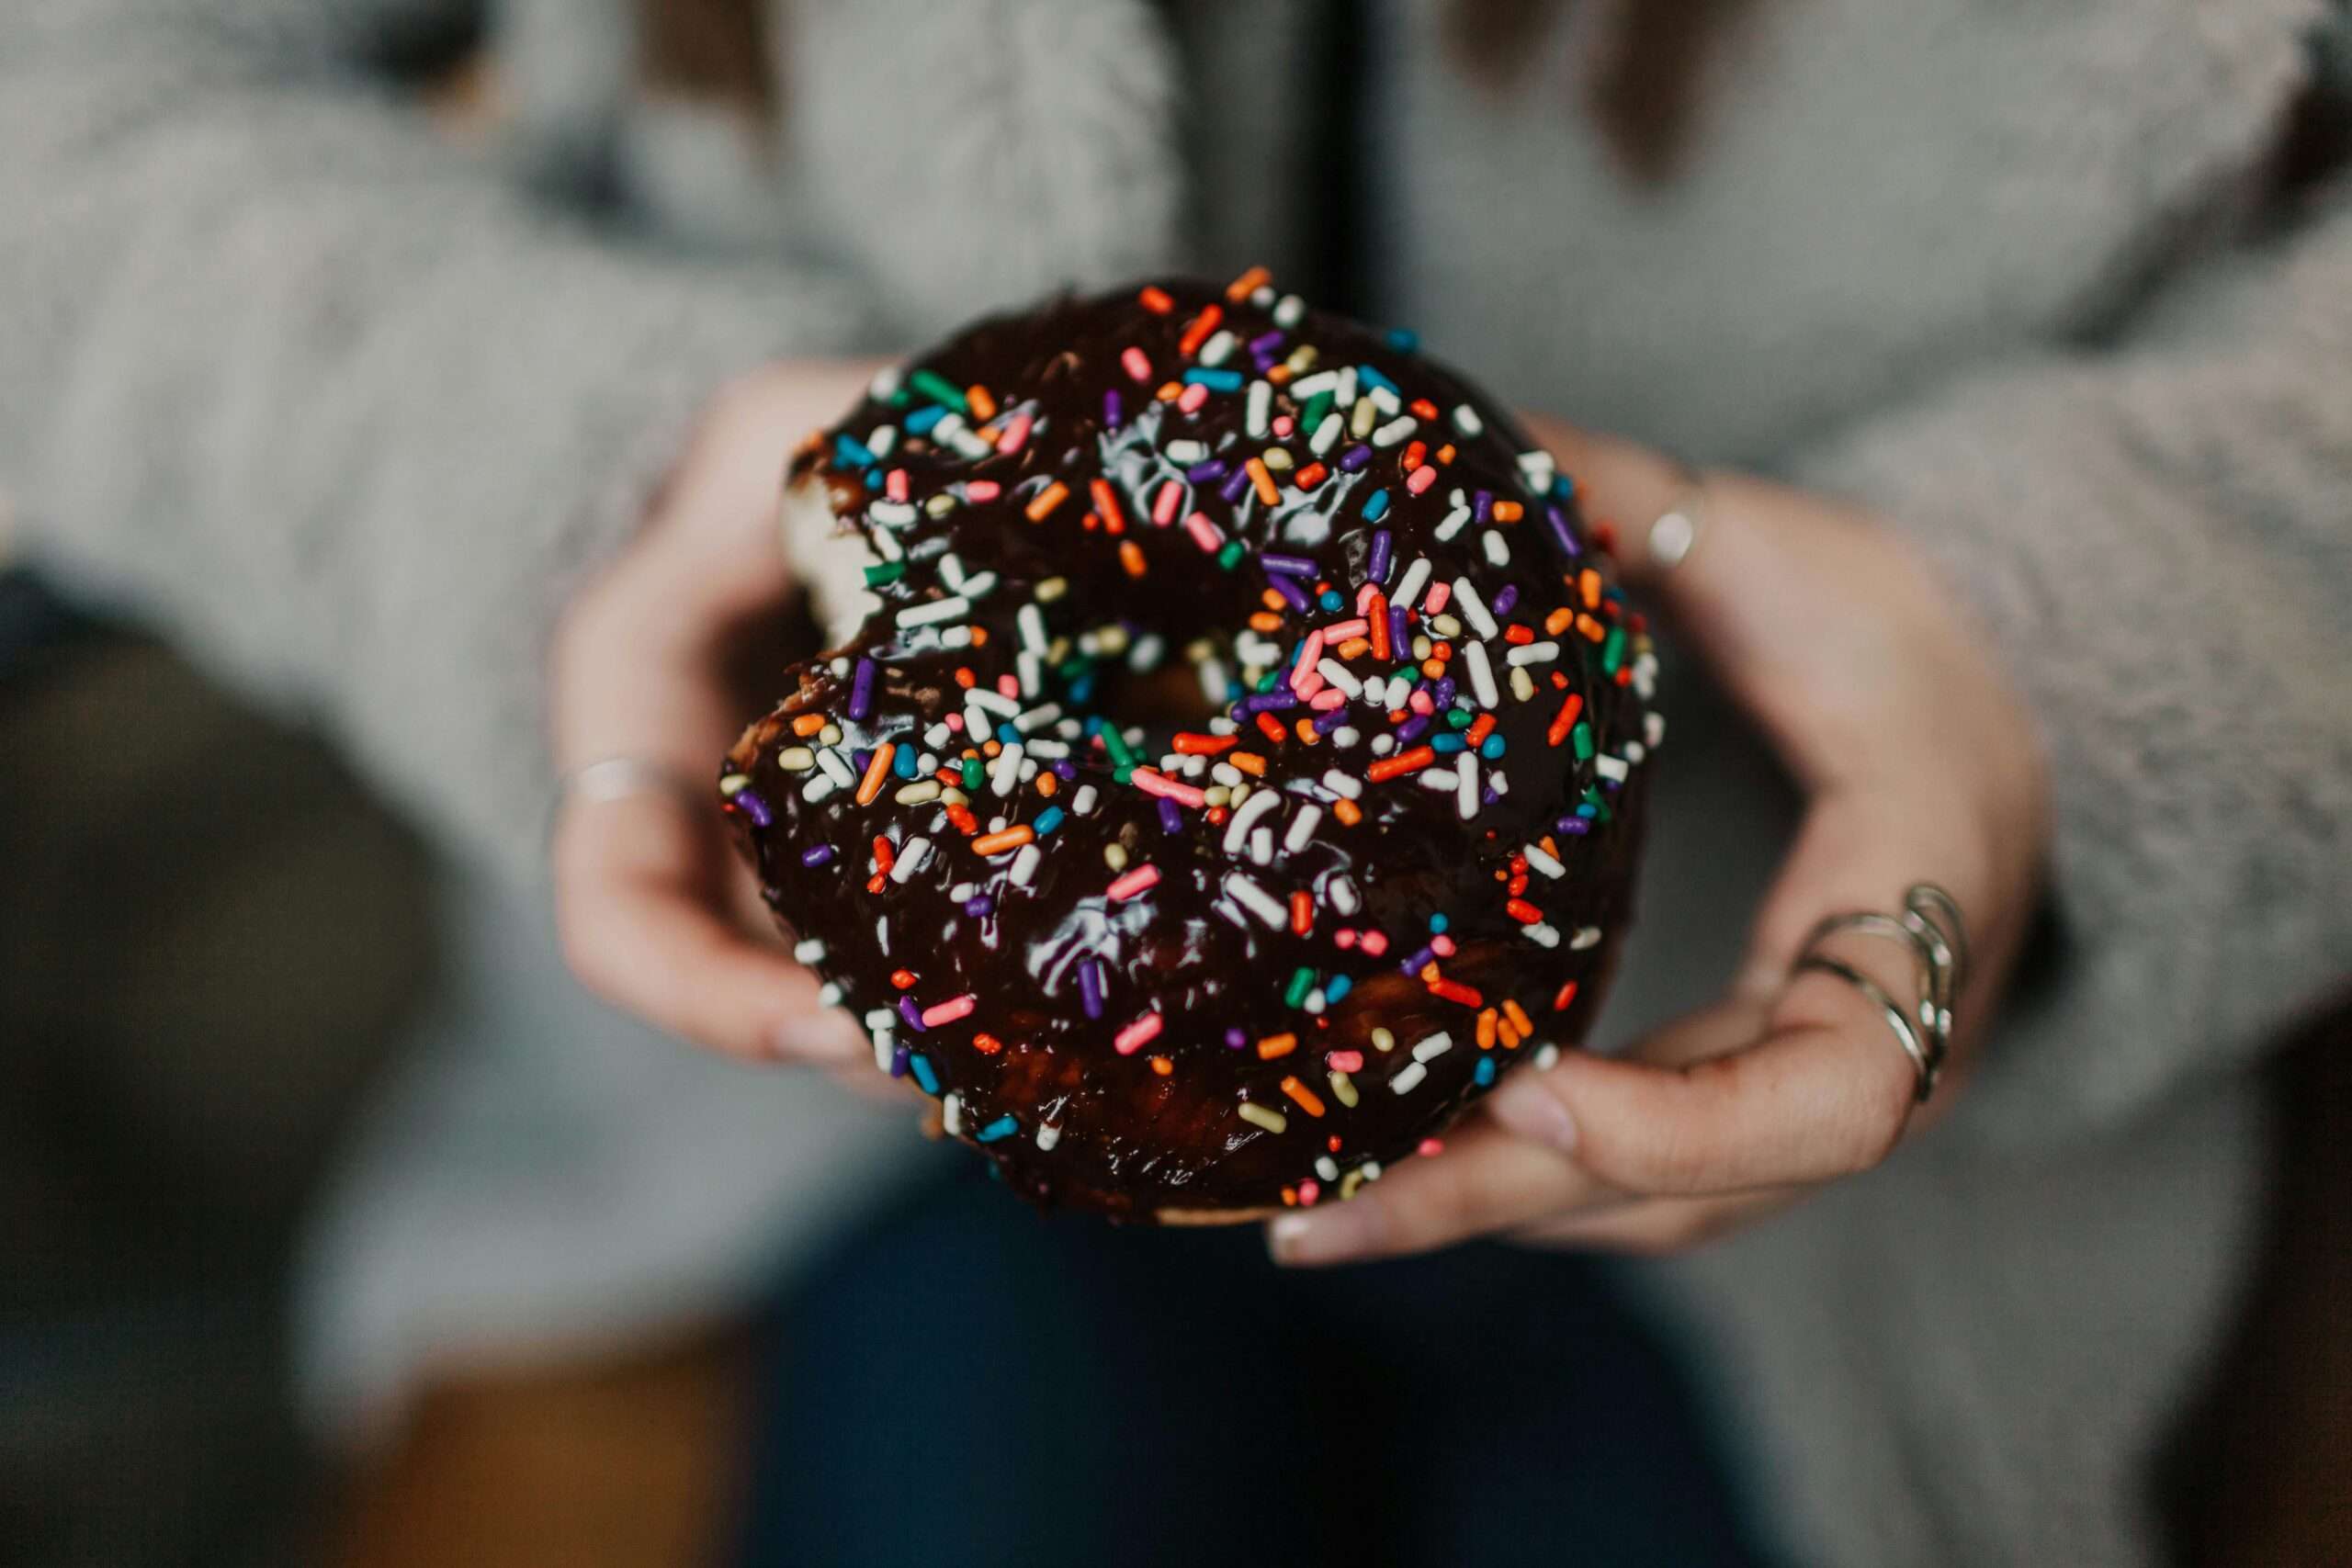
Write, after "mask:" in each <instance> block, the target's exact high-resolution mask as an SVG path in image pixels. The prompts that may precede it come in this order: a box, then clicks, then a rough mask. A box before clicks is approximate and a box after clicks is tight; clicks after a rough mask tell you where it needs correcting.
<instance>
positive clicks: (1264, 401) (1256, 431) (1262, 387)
mask: <svg viewBox="0 0 2352 1568" xmlns="http://www.w3.org/2000/svg"><path fill="white" fill-rule="evenodd" d="M1273 400H1274V387H1273V383H1272V382H1271V381H1268V380H1265V379H1263V378H1261V379H1258V380H1255V381H1252V382H1250V393H1249V402H1248V405H1247V409H1246V412H1244V413H1243V415H1242V426H1241V427H1242V428H1243V429H1244V430H1246V431H1248V432H1249V433H1250V439H1251V440H1253V441H1255V440H1262V439H1264V437H1265V434H1266V411H1267V409H1268V408H1270V407H1272V403H1273Z"/></svg>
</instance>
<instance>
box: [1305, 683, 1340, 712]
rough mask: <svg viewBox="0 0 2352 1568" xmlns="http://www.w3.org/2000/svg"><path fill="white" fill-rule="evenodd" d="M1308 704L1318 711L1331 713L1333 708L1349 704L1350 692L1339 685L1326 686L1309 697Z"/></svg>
mask: <svg viewBox="0 0 2352 1568" xmlns="http://www.w3.org/2000/svg"><path fill="white" fill-rule="evenodd" d="M1306 705H1307V706H1308V707H1311V708H1313V709H1314V710H1315V711H1316V712H1317V713H1329V712H1330V711H1331V710H1332V709H1333V708H1338V707H1345V706H1347V705H1348V694H1347V693H1345V692H1343V691H1341V690H1340V688H1339V687H1337V686H1326V687H1325V688H1324V689H1323V690H1321V691H1319V692H1317V693H1316V694H1314V695H1313V696H1311V697H1309V698H1307V699H1306Z"/></svg>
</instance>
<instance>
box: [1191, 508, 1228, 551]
mask: <svg viewBox="0 0 2352 1568" xmlns="http://www.w3.org/2000/svg"><path fill="white" fill-rule="evenodd" d="M1184 531H1185V532H1186V533H1188V534H1190V535H1192V536H1193V543H1194V544H1196V545H1198V546H1200V547H1201V548H1203V549H1204V550H1207V551H1208V552H1210V553H1211V554H1215V553H1216V549H1217V547H1219V546H1221V545H1223V544H1224V543H1225V536H1224V535H1223V534H1220V533H1218V532H1217V527H1216V524H1214V523H1212V522H1210V521H1209V520H1208V518H1207V517H1206V516H1204V515H1203V514H1202V513H1198V512H1195V513H1193V514H1192V515H1191V516H1190V517H1187V518H1185V519H1184Z"/></svg>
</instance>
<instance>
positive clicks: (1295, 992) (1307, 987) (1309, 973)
mask: <svg viewBox="0 0 2352 1568" xmlns="http://www.w3.org/2000/svg"><path fill="white" fill-rule="evenodd" d="M1314 988H1315V971H1314V970H1312V969H1297V970H1294V971H1293V972H1292V974H1291V977H1290V985H1289V986H1288V987H1286V988H1284V990H1283V1005H1284V1006H1286V1007H1298V1006H1300V1005H1302V1004H1304V1003H1305V1002H1306V993H1307V992H1309V991H1311V990H1313V989H1314Z"/></svg>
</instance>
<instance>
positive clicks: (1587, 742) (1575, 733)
mask: <svg viewBox="0 0 2352 1568" xmlns="http://www.w3.org/2000/svg"><path fill="white" fill-rule="evenodd" d="M1568 748H1569V750H1573V751H1574V752H1575V753H1576V754H1577V761H1579V762H1589V761H1592V726H1590V725H1589V724H1587V723H1586V722H1585V721H1584V720H1582V719H1578V720H1577V727H1576V728H1574V729H1571V730H1569V731H1568Z"/></svg>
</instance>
